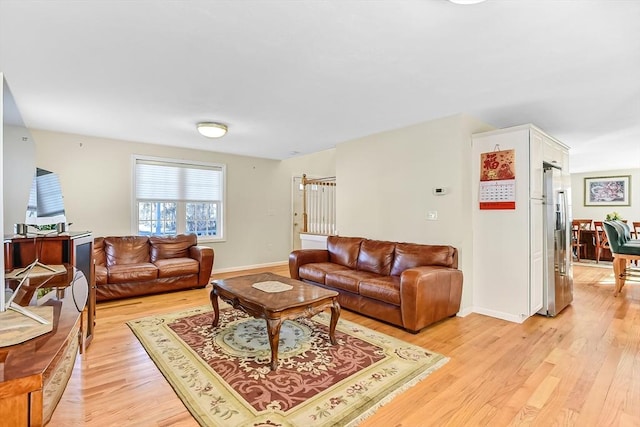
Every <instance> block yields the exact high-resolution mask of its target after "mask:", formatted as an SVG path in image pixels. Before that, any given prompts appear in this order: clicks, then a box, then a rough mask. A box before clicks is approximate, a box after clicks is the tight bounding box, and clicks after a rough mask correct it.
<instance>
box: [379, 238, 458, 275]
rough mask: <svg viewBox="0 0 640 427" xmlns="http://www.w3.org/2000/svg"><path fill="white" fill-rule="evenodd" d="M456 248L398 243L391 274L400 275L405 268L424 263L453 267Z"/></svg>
mask: <svg viewBox="0 0 640 427" xmlns="http://www.w3.org/2000/svg"><path fill="white" fill-rule="evenodd" d="M454 253H455V250H454V248H453V247H451V246H438V245H418V244H414V243H398V244H396V250H395V255H394V258H393V266H392V267H391V275H392V276H399V275H400V274H402V272H403V271H404V270H407V269H409V268H413V267H419V266H422V265H438V266H442V267H453V260H454Z"/></svg>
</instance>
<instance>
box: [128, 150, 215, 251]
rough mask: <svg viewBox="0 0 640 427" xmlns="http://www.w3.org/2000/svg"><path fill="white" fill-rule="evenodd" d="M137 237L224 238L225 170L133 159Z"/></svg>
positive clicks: (144, 158) (154, 159)
mask: <svg viewBox="0 0 640 427" xmlns="http://www.w3.org/2000/svg"><path fill="white" fill-rule="evenodd" d="M134 169H135V170H134V174H133V175H134V179H135V182H134V198H135V200H134V207H135V213H134V226H133V227H134V230H135V232H136V233H137V234H138V235H143V236H151V235H176V234H183V233H186V234H196V235H197V236H199V237H201V238H203V239H204V240H216V239H222V238H223V217H224V215H223V212H224V209H223V201H224V178H225V166H224V165H219V164H211V163H199V162H187V161H180V160H169V159H158V158H150V157H138V156H134Z"/></svg>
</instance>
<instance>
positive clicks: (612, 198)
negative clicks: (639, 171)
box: [584, 175, 631, 206]
mask: <svg viewBox="0 0 640 427" xmlns="http://www.w3.org/2000/svg"><path fill="white" fill-rule="evenodd" d="M630 185H631V175H623V176H598V177H593V178H585V179H584V205H585V206H630V205H631V199H630V198H629V194H630V192H629V190H630V188H629V186H630Z"/></svg>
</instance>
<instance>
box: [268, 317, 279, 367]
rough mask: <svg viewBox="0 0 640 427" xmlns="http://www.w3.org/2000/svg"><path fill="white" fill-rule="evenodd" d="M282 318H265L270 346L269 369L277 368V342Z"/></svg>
mask: <svg viewBox="0 0 640 427" xmlns="http://www.w3.org/2000/svg"><path fill="white" fill-rule="evenodd" d="M281 326H282V319H267V332H268V334H269V346H271V370H272V371H275V370H276V369H278V344H279V343H280V327H281Z"/></svg>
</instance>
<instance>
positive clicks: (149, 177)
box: [136, 159, 222, 201]
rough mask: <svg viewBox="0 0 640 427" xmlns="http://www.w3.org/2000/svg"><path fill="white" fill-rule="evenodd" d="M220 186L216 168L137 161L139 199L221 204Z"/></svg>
mask: <svg viewBox="0 0 640 427" xmlns="http://www.w3.org/2000/svg"><path fill="white" fill-rule="evenodd" d="M221 186H222V168H221V167H219V166H200V165H192V164H186V163H166V162H157V161H151V160H143V159H137V160H136V198H137V199H138V200H174V201H188V200H192V201H193V200H207V201H214V200H217V201H220V200H221V199H222V188H221Z"/></svg>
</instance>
